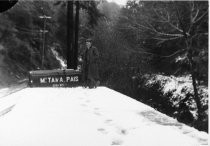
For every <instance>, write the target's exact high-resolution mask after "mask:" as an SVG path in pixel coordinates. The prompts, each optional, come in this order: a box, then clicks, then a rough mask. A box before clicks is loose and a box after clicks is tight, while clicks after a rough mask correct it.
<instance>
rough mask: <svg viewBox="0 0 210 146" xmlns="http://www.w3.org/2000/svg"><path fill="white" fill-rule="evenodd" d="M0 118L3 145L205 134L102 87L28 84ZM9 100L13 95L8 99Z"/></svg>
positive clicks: (201, 138)
mask: <svg viewBox="0 0 210 146" xmlns="http://www.w3.org/2000/svg"><path fill="white" fill-rule="evenodd" d="M10 96H16V97H19V100H18V101H17V102H16V105H15V106H14V108H13V109H12V111H10V112H9V113H7V114H5V115H4V116H1V117H0V139H1V140H0V145H1V146H112V145H122V146H199V145H208V135H207V133H205V132H200V131H198V130H196V129H194V128H191V127H188V126H186V125H184V124H182V123H179V122H177V121H176V120H174V119H172V118H170V117H168V116H166V115H164V114H162V113H159V112H157V111H156V110H154V109H153V108H151V107H149V106H147V105H144V104H142V103H140V102H138V101H136V100H133V99H131V98H130V97H127V96H125V95H122V94H120V93H118V92H116V91H113V90H111V89H108V88H106V87H99V88H97V89H84V88H82V87H78V88H26V89H23V90H21V91H19V92H17V93H15V94H12V95H9V96H8V97H10ZM11 98H12V97H11Z"/></svg>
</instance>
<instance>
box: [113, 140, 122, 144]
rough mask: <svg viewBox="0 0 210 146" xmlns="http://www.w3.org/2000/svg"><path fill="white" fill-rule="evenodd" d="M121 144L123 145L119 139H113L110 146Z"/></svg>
mask: <svg viewBox="0 0 210 146" xmlns="http://www.w3.org/2000/svg"><path fill="white" fill-rule="evenodd" d="M121 144H123V141H122V140H121V139H114V140H113V141H112V144H111V145H121Z"/></svg>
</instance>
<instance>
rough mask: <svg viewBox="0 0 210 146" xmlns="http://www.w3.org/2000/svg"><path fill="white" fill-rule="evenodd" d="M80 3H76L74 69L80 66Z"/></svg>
mask: <svg viewBox="0 0 210 146" xmlns="http://www.w3.org/2000/svg"><path fill="white" fill-rule="evenodd" d="M79 9H80V4H79V1H76V16H75V42H74V69H75V70H76V69H77V64H78V38H79Z"/></svg>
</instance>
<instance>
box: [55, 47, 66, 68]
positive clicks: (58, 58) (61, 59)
mask: <svg viewBox="0 0 210 146" xmlns="http://www.w3.org/2000/svg"><path fill="white" fill-rule="evenodd" d="M51 51H52V53H53V54H54V56H55V57H56V59H57V60H58V61H59V62H60V65H61V69H66V68H67V65H66V63H65V61H64V59H63V58H61V57H60V56H59V55H58V52H57V51H56V50H55V49H54V48H52V49H51Z"/></svg>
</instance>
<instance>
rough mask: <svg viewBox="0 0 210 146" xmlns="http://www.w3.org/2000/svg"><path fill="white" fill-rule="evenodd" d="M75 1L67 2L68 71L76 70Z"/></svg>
mask: <svg viewBox="0 0 210 146" xmlns="http://www.w3.org/2000/svg"><path fill="white" fill-rule="evenodd" d="M73 4H74V0H71V1H67V69H74V42H73V41H74V11H73V10H74V6H73Z"/></svg>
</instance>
